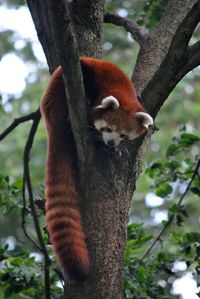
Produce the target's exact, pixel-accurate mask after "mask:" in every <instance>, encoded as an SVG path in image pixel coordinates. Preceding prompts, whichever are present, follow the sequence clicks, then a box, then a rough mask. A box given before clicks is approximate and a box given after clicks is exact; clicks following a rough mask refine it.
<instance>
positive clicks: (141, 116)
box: [135, 112, 154, 130]
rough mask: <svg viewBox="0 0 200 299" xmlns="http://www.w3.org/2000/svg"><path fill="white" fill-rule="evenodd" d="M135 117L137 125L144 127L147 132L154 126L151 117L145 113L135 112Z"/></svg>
mask: <svg viewBox="0 0 200 299" xmlns="http://www.w3.org/2000/svg"><path fill="white" fill-rule="evenodd" d="M135 116H136V119H137V121H138V123H139V124H140V125H141V126H143V127H145V128H146V129H147V130H148V129H149V127H150V126H153V124H154V122H153V118H152V117H151V115H149V114H148V113H146V112H137V113H136V114H135Z"/></svg>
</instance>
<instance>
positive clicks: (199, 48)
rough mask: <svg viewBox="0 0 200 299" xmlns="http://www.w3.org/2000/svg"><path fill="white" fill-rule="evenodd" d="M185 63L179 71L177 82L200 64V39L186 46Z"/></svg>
mask: <svg viewBox="0 0 200 299" xmlns="http://www.w3.org/2000/svg"><path fill="white" fill-rule="evenodd" d="M187 52H188V60H187V63H186V64H185V65H184V66H183V67H182V69H181V70H180V71H179V73H178V75H177V77H176V82H177V83H178V82H179V81H180V80H181V79H182V78H183V77H184V76H185V75H186V74H187V73H189V72H190V71H191V70H193V69H194V68H195V67H197V66H199V65H200V41H198V42H196V43H195V44H193V45H192V46H190V47H189V48H188V51H187Z"/></svg>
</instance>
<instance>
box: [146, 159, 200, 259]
mask: <svg viewBox="0 0 200 299" xmlns="http://www.w3.org/2000/svg"><path fill="white" fill-rule="evenodd" d="M199 167H200V160H198V162H197V164H196V167H195V169H194V171H193V175H192V178H191V180H190V181H189V183H188V185H187V188H186V189H185V192H184V193H183V194H182V195H181V197H180V199H179V201H178V203H177V205H178V207H180V206H181V204H182V202H183V199H184V198H185V196H186V195H187V193H188V191H189V190H190V187H191V185H192V183H193V181H194V179H195V177H196V176H197V175H198V171H199ZM175 215H176V212H174V213H173V214H172V215H171V216H170V218H169V220H168V221H167V222H166V224H165V225H164V227H163V229H162V230H161V231H160V233H159V234H158V236H157V237H156V238H155V240H154V241H153V243H152V244H151V246H150V247H149V248H148V249H147V251H146V252H145V254H144V255H143V257H142V259H144V258H146V257H147V256H148V255H149V253H150V252H151V250H152V249H153V247H154V246H155V245H156V243H157V242H158V241H159V240H160V239H161V236H163V235H164V233H165V232H166V230H167V229H168V228H169V226H170V225H171V223H172V222H173V220H174V217H175Z"/></svg>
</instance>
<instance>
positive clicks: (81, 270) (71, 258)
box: [40, 68, 89, 282]
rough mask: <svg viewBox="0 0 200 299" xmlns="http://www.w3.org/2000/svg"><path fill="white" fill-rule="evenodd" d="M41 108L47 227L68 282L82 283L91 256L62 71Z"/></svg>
mask: <svg viewBox="0 0 200 299" xmlns="http://www.w3.org/2000/svg"><path fill="white" fill-rule="evenodd" d="M40 107H41V111H42V114H43V116H44V118H45V124H46V127H47V133H48V157H47V165H46V199H47V201H46V220H47V227H48V231H49V235H50V240H51V243H52V246H53V249H54V252H55V255H56V258H57V260H58V263H59V265H60V267H61V269H62V272H63V275H64V277H65V279H67V280H68V281H71V282H79V281H83V280H85V278H86V276H87V275H88V272H89V256H88V251H87V248H86V244H85V240H84V239H85V236H84V232H83V229H82V226H81V216H80V210H79V206H78V198H77V189H76V179H77V173H76V165H75V164H76V163H75V162H76V157H75V155H74V152H75V148H74V143H73V137H72V133H71V130H70V125H69V123H68V115H67V105H66V98H65V90H64V84H63V80H62V73H61V68H58V69H57V70H56V71H55V72H54V74H53V75H52V77H51V79H50V82H49V85H48V87H47V90H46V92H45V94H44V96H43V98H42V102H41V106H40Z"/></svg>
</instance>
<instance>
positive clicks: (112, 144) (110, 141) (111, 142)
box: [107, 139, 115, 146]
mask: <svg viewBox="0 0 200 299" xmlns="http://www.w3.org/2000/svg"><path fill="white" fill-rule="evenodd" d="M107 145H109V146H114V145H115V141H114V140H113V139H111V140H108V141H107Z"/></svg>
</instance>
